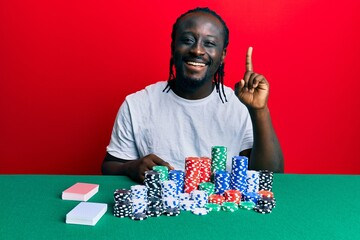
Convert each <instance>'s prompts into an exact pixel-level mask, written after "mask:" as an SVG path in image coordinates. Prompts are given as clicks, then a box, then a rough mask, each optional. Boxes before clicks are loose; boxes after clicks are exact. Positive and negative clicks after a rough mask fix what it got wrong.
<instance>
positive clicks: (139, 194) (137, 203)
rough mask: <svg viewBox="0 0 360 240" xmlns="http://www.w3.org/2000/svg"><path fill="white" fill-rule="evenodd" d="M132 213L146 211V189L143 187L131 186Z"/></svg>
mask: <svg viewBox="0 0 360 240" xmlns="http://www.w3.org/2000/svg"><path fill="white" fill-rule="evenodd" d="M130 189H131V202H132V213H133V214H136V213H145V212H146V209H147V188H146V186H144V185H133V186H131V188H130Z"/></svg>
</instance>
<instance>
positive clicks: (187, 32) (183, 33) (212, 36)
mask: <svg viewBox="0 0 360 240" xmlns="http://www.w3.org/2000/svg"><path fill="white" fill-rule="evenodd" d="M185 34H192V35H195V34H194V33H193V32H190V31H186V32H182V33H181V35H185ZM206 36H207V37H211V38H215V39H218V38H217V37H216V36H214V35H206Z"/></svg>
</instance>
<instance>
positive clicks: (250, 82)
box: [248, 72, 259, 89]
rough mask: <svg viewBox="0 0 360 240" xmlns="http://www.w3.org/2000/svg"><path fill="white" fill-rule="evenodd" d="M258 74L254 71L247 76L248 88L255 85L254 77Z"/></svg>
mask: <svg viewBox="0 0 360 240" xmlns="http://www.w3.org/2000/svg"><path fill="white" fill-rule="evenodd" d="M257 76H259V74H256V73H254V72H253V73H251V75H250V77H249V81H248V88H249V89H253V88H255V87H256V86H257V85H256V84H255V79H256V77H257Z"/></svg>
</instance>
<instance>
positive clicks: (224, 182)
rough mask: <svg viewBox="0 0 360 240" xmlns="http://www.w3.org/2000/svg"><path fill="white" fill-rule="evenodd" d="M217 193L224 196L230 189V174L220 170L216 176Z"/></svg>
mask: <svg viewBox="0 0 360 240" xmlns="http://www.w3.org/2000/svg"><path fill="white" fill-rule="evenodd" d="M214 182H215V193H216V194H223V193H224V192H225V191H226V190H228V189H230V173H228V172H227V171H223V170H218V171H216V172H215V175H214Z"/></svg>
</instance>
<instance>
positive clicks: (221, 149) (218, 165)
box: [211, 146, 227, 173]
mask: <svg viewBox="0 0 360 240" xmlns="http://www.w3.org/2000/svg"><path fill="white" fill-rule="evenodd" d="M226 160H227V148H226V147H225V146H213V147H211V161H212V162H211V164H212V165H211V172H212V173H215V172H216V171H225V170H226Z"/></svg>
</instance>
